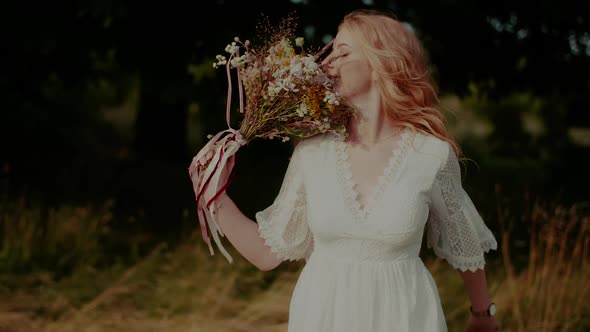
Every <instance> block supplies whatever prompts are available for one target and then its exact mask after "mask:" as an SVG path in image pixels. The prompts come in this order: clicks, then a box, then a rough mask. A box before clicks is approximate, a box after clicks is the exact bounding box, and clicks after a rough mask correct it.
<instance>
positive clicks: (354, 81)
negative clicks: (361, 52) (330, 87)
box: [340, 61, 372, 90]
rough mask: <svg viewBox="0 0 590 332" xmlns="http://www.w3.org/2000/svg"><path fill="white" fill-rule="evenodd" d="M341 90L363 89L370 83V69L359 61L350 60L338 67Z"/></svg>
mask: <svg viewBox="0 0 590 332" xmlns="http://www.w3.org/2000/svg"><path fill="white" fill-rule="evenodd" d="M340 77H341V80H342V81H341V88H342V89H343V90H364V89H366V88H367V87H368V86H370V84H371V81H372V79H371V71H370V70H369V68H367V66H365V65H363V64H362V63H361V62H360V61H351V62H348V63H345V64H342V66H341V67H340Z"/></svg>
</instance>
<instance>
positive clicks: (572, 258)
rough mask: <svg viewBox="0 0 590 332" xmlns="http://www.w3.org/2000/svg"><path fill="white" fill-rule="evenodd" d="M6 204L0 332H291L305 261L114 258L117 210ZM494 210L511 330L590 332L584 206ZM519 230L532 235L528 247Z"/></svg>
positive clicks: (162, 255)
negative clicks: (268, 265) (270, 266)
mask: <svg viewBox="0 0 590 332" xmlns="http://www.w3.org/2000/svg"><path fill="white" fill-rule="evenodd" d="M2 204H3V205H2V206H1V209H0V211H1V215H0V218H1V219H0V221H1V224H0V234H1V235H2V237H1V238H0V241H1V242H0V249H1V251H0V253H1V254H0V260H1V263H2V265H0V271H1V272H0V299H1V300H0V331H1V332H17V331H18V332H26V331H44V332H50V331H55V332H57V331H59V332H68V331H72V332H73V331H76V332H78V331H88V332H91V331H97V332H98V331H115V332H117V331H128V332H134V331H142V332H146V331H171V332H175V331H208V332H215V331H268V332H271V331H286V326H287V325H286V324H287V319H288V306H289V301H290V297H291V293H292V291H293V287H294V286H295V282H296V281H297V277H298V275H299V271H300V269H301V267H302V263H299V262H290V263H285V264H284V265H281V266H280V267H279V268H278V269H277V270H274V271H270V272H261V271H258V270H256V268H254V267H253V266H252V265H250V264H249V263H248V262H247V261H245V260H244V259H242V258H241V256H239V254H238V253H237V252H236V251H235V250H233V248H231V246H226V247H228V249H229V250H230V254H231V255H232V256H233V257H234V258H235V262H234V264H232V265H229V264H228V263H227V261H226V260H225V258H224V257H223V256H221V255H220V254H218V255H215V256H210V254H209V252H208V249H207V247H206V246H205V245H203V244H202V240H201V239H200V237H199V236H200V235H198V234H197V233H195V235H194V236H193V237H192V238H190V239H187V240H186V241H184V242H182V243H179V244H178V245H174V246H171V245H168V244H166V243H160V244H159V245H156V246H153V247H152V249H151V252H149V253H148V254H146V255H142V256H141V257H136V258H135V259H116V258H114V257H105V256H110V255H112V252H110V251H109V250H107V249H105V248H106V247H108V245H107V244H108V238H109V234H112V233H111V232H112V230H109V229H110V228H109V225H111V224H112V223H113V220H112V215H111V213H110V207H109V205H108V203H107V204H105V205H102V206H100V207H98V208H97V207H90V206H87V207H62V208H59V209H55V210H49V211H45V212H44V211H42V210H41V209H38V208H35V207H29V206H26V205H25V204H24V203H23V202H22V201H21V202H16V203H2ZM497 209H498V216H499V217H498V220H497V221H496V222H497V223H498V224H497V225H498V226H499V230H500V231H499V235H498V241H499V245H500V249H501V250H500V251H499V252H498V253H497V257H496V256H492V257H496V259H493V260H490V261H489V264H488V267H487V270H488V285H489V289H490V292H491V294H492V296H493V298H494V301H495V302H496V303H497V305H498V310H499V311H498V317H499V320H500V322H501V325H502V328H503V330H504V331H585V330H588V329H589V328H590V301H588V300H587V299H588V298H589V297H590V286H589V285H590V284H589V283H588V282H587V276H588V275H589V272H590V271H589V270H590V264H589V263H590V257H589V255H588V251H589V249H590V229H589V227H590V226H589V224H590V219H589V218H590V217H589V216H588V215H586V214H584V212H583V209H582V208H581V207H580V206H570V207H561V206H554V207H547V206H542V205H541V204H535V205H534V206H533V207H532V208H531V209H530V211H528V213H527V214H526V215H524V216H520V217H521V218H519V219H518V221H517V222H515V219H514V218H513V217H514V216H510V211H509V210H508V209H506V208H505V207H504V206H502V205H501V204H498V207H497ZM515 223H519V224H518V225H517V226H521V227H526V228H527V230H528V233H527V234H528V238H527V239H525V240H526V241H525V243H524V244H519V243H520V242H521V239H515V238H514V227H515ZM105 238H106V240H105ZM130 246H132V244H131V245H130ZM133 251H134V250H130V252H133ZM425 261H426V265H427V266H428V268H429V270H430V271H431V272H432V274H433V277H434V279H435V281H436V282H437V285H438V287H439V292H440V296H441V300H442V301H443V309H444V311H445V314H446V317H447V320H448V325H449V330H450V331H463V330H464V325H465V322H466V321H467V318H468V308H469V301H468V297H467V295H466V292H465V290H464V287H463V285H462V281H461V278H460V276H459V275H458V273H457V272H456V271H455V270H453V269H452V268H451V267H450V266H449V265H448V264H447V263H446V262H444V261H441V260H439V259H436V258H425ZM52 264H53V265H52Z"/></svg>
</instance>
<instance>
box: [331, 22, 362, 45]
mask: <svg viewBox="0 0 590 332" xmlns="http://www.w3.org/2000/svg"><path fill="white" fill-rule="evenodd" d="M356 46H357V38H356V36H355V35H354V34H353V33H352V31H350V29H347V28H346V27H343V28H341V29H340V30H338V34H336V38H334V49H339V48H347V47H348V48H356Z"/></svg>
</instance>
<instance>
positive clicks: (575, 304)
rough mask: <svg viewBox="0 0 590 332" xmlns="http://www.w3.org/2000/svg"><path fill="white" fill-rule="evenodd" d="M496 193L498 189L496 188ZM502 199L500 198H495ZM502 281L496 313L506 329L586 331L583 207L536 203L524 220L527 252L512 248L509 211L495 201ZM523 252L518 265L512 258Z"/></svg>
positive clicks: (587, 224) (588, 265)
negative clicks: (503, 271) (498, 311)
mask: <svg viewBox="0 0 590 332" xmlns="http://www.w3.org/2000/svg"><path fill="white" fill-rule="evenodd" d="M497 192H498V194H499V195H501V193H500V188H499V187H497ZM498 202H500V200H498ZM497 209H498V216H499V217H498V223H499V226H500V233H501V247H502V258H503V262H504V267H505V282H504V284H505V285H504V286H503V289H502V290H501V291H499V292H498V294H497V298H498V302H501V304H502V305H501V306H500V317H502V321H503V324H504V325H505V326H507V327H509V330H510V331H587V330H590V301H589V299H590V282H589V280H590V279H589V278H588V276H589V275H590V256H589V254H588V253H589V250H590V216H589V215H588V214H587V212H585V211H587V206H585V205H583V204H580V205H573V206H570V207H564V206H560V205H555V204H553V205H552V206H550V207H549V208H548V207H546V206H542V205H541V204H539V203H538V202H537V203H535V204H534V205H533V207H532V209H530V212H529V214H530V215H528V216H527V215H525V216H522V218H521V220H524V221H526V222H528V224H527V225H526V226H528V234H529V239H528V243H527V245H526V246H525V247H528V252H525V253H513V252H511V248H514V246H513V245H512V243H511V242H512V239H511V237H512V234H513V233H512V232H510V229H511V227H510V225H509V223H507V220H506V219H507V218H506V217H507V216H509V215H510V213H509V211H507V210H506V208H505V207H503V206H502V204H500V203H498V206H497ZM519 256H520V257H525V258H526V265H525V268H523V269H519V268H518V266H517V265H516V264H515V263H514V258H515V257H519Z"/></svg>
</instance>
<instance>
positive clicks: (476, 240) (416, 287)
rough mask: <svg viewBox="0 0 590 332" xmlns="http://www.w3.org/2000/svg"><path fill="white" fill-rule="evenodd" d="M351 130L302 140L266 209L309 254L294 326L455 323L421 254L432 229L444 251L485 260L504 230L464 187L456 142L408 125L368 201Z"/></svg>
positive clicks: (355, 328) (455, 262)
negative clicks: (349, 139) (496, 228)
mask: <svg viewBox="0 0 590 332" xmlns="http://www.w3.org/2000/svg"><path fill="white" fill-rule="evenodd" d="M345 147H346V143H345V142H344V141H343V140H342V138H337V137H334V136H332V135H330V134H326V135H321V136H317V137H314V138H311V139H307V140H304V141H302V142H301V143H299V144H298V145H297V146H296V148H295V151H294V153H293V155H292V158H291V161H290V163H289V167H288V169H287V172H286V175H285V178H284V181H283V184H282V187H281V190H280V193H279V195H278V196H277V198H276V200H275V201H274V203H273V204H272V205H271V206H269V207H268V208H267V209H265V210H263V211H260V212H258V213H257V214H256V220H257V222H258V225H259V232H260V235H261V236H262V237H263V238H264V239H265V241H266V243H267V245H269V246H270V247H271V248H272V250H273V252H275V253H276V254H277V255H278V256H279V257H281V258H282V259H283V260H287V259H289V260H296V259H305V260H306V264H305V266H304V268H303V270H302V272H301V275H300V277H299V280H298V281H297V284H296V287H295V290H294V292H293V296H292V298H291V304H290V310H289V324H288V326H289V327H288V331H289V332H316V331H318V332H319V331H322V332H347V331H349V332H359V331H370V332H373V331H375V332H390V331H412V332H414V331H433V332H436V331H447V326H446V322H445V317H444V314H443V311H442V306H441V303H440V299H439V295H438V291H437V288H436V285H435V283H434V280H433V278H432V275H431V274H430V272H429V271H428V269H427V268H426V267H425V266H424V264H423V262H422V260H421V259H420V257H419V252H420V247H421V244H422V238H423V234H424V229H425V228H426V229H427V244H428V247H431V248H433V250H434V252H435V254H436V255H438V256H440V257H442V258H444V259H446V260H447V261H448V262H449V263H450V264H451V265H452V266H453V267H455V268H457V269H459V270H461V271H465V270H467V269H470V270H475V269H477V268H482V267H483V266H484V264H485V261H484V253H485V252H487V251H488V250H490V249H496V247H497V244H496V240H495V239H494V236H493V235H492V233H491V232H490V230H489V229H488V228H487V227H486V225H485V224H484V222H483V220H482V219H481V217H480V216H479V214H478V213H477V211H476V209H475V207H474V206H473V203H472V202H471V200H470V198H469V197H468V195H467V194H466V193H465V191H464V190H463V188H462V186H461V175H460V169H459V164H458V161H457V158H456V156H455V154H454V153H453V150H452V149H451V148H450V145H449V144H448V143H446V142H444V141H442V140H439V139H437V138H435V137H433V136H429V135H424V134H421V133H414V132H412V131H411V130H404V131H403V133H402V137H401V141H400V144H399V145H398V148H397V149H396V150H395V151H393V152H392V155H391V157H390V162H389V163H388V165H387V167H386V169H385V171H384V173H383V175H382V176H381V177H379V180H378V183H377V187H376V189H375V191H374V194H372V195H371V199H370V201H369V202H368V203H367V206H366V207H365V208H363V209H361V207H360V204H359V203H358V200H357V194H356V192H355V189H354V183H353V181H352V177H351V173H350V164H349V162H348V155H347V153H346V149H345Z"/></svg>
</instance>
